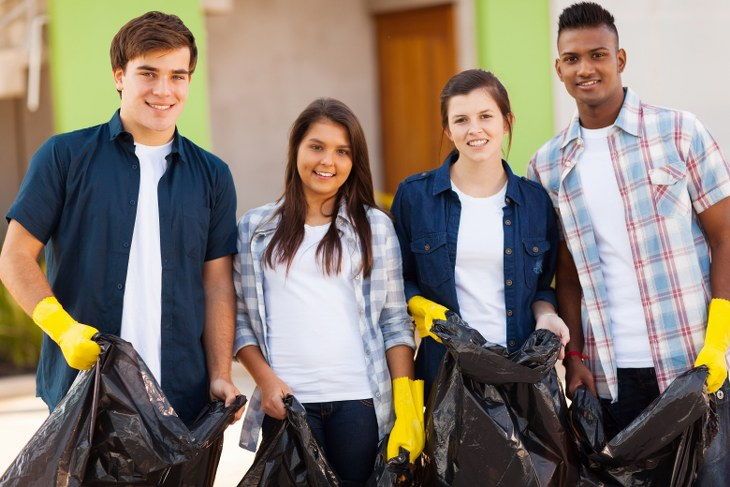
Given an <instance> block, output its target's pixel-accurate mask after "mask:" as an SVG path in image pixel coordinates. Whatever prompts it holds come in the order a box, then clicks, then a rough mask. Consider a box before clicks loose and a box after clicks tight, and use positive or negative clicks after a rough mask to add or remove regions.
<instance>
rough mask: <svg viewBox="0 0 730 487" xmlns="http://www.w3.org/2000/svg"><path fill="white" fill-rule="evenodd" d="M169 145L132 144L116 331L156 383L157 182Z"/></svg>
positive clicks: (158, 301) (159, 379) (158, 294)
mask: <svg viewBox="0 0 730 487" xmlns="http://www.w3.org/2000/svg"><path fill="white" fill-rule="evenodd" d="M171 148H172V142H169V143H167V144H165V145H160V146H146V145H142V144H135V149H134V152H135V154H137V158H138V159H139V195H138V196H137V218H136V219H135V221H134V233H133V235H132V242H131V245H130V249H129V265H128V267H127V281H126V284H125V286H124V306H123V308H122V331H121V333H120V336H121V337H122V338H123V339H124V340H126V341H128V342H129V343H131V344H132V345H133V346H134V349H135V350H136V351H137V353H138V354H139V355H140V357H142V360H144V361H145V363H146V364H147V367H149V369H150V371H151V372H152V375H154V376H155V379H157V382H159V383H162V370H161V369H162V365H161V359H160V344H161V336H162V330H161V320H162V262H161V252H160V210H159V207H158V204H157V184H158V183H159V181H160V178H161V177H162V175H163V174H164V173H165V170H166V169H167V160H166V159H165V156H167V155H168V154H169V153H170V150H171Z"/></svg>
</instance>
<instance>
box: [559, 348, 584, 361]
mask: <svg viewBox="0 0 730 487" xmlns="http://www.w3.org/2000/svg"><path fill="white" fill-rule="evenodd" d="M570 357H578V358H579V359H580V360H581V362H582V361H584V360H588V355H586V354H584V353H583V352H579V351H578V350H571V351H569V352H565V357H564V358H563V361H566V360H568V359H569V358H570Z"/></svg>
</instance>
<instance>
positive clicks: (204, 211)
mask: <svg viewBox="0 0 730 487" xmlns="http://www.w3.org/2000/svg"><path fill="white" fill-rule="evenodd" d="M209 225H210V210H209V209H208V208H206V207H204V206H198V207H193V208H190V207H188V208H185V209H184V211H183V239H182V240H183V244H184V246H185V254H187V256H188V257H189V258H191V259H193V260H194V261H196V262H199V263H201V264H202V263H203V261H204V260H205V252H206V249H207V246H208V228H209Z"/></svg>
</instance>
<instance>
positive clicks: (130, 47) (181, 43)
mask: <svg viewBox="0 0 730 487" xmlns="http://www.w3.org/2000/svg"><path fill="white" fill-rule="evenodd" d="M181 47H187V48H188V49H190V64H189V65H188V71H190V74H192V73H193V71H195V65H196V64H197V62H198V48H197V47H196V46H195V37H194V36H193V33H192V32H190V29H188V28H187V27H186V26H185V24H184V23H183V21H182V20H180V17H178V16H177V15H170V14H165V13H162V12H156V11H154V12H147V13H146V14H144V15H141V16H139V17H137V18H134V19H132V20H130V21H129V22H127V23H126V24H124V26H123V27H122V28H121V29H119V32H117V34H116V35H115V36H114V39H112V45H111V47H110V48H109V57H110V58H111V62H112V70H116V69H118V68H121V69H123V70H124V69H127V63H128V62H129V61H130V60H131V59H134V58H136V57H138V56H141V55H143V54H146V53H148V52H153V51H169V50H172V49H179V48H181Z"/></svg>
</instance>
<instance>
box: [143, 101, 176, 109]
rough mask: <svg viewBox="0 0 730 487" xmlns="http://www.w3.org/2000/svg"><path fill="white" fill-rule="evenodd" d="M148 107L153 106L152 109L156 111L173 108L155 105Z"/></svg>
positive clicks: (150, 104)
mask: <svg viewBox="0 0 730 487" xmlns="http://www.w3.org/2000/svg"><path fill="white" fill-rule="evenodd" d="M148 105H149V106H151V107H152V108H154V109H155V110H167V109H169V108H170V107H171V106H172V105H153V104H152V103H148Z"/></svg>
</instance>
